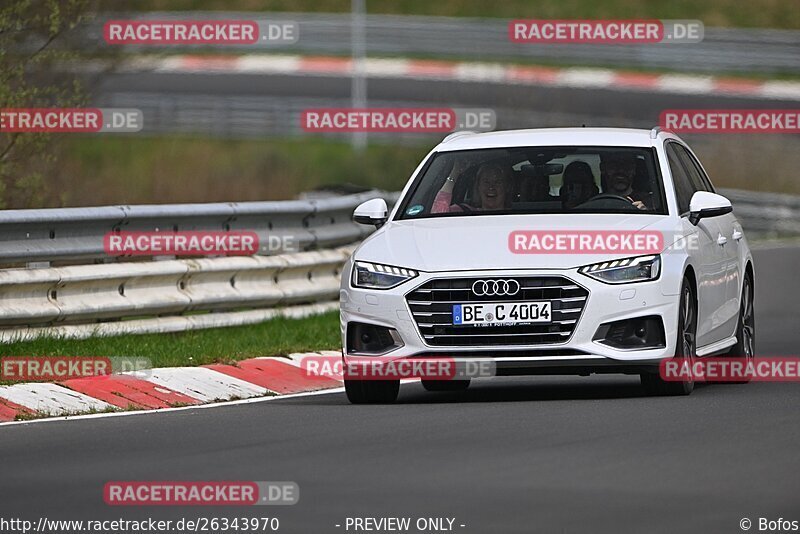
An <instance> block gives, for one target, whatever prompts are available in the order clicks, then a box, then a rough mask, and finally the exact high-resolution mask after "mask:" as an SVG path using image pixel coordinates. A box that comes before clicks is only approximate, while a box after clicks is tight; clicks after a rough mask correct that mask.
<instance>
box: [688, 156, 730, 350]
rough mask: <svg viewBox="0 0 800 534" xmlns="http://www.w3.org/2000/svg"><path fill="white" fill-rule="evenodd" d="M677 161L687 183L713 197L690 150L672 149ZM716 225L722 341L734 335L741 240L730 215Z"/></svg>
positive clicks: (717, 218)
mask: <svg viewBox="0 0 800 534" xmlns="http://www.w3.org/2000/svg"><path fill="white" fill-rule="evenodd" d="M675 148H676V151H677V152H678V155H679V157H680V158H681V161H682V162H683V164H684V166H685V167H686V169H687V171H688V173H689V179H690V180H691V181H692V184H693V185H694V187H695V188H697V189H698V190H700V191H709V192H711V193H714V192H715V190H714V186H713V185H711V180H709V179H708V175H706V173H705V171H704V170H703V167H702V166H701V165H700V162H699V161H697V158H696V157H695V155H694V154H692V152H691V151H690V150H688V149H687V148H686V147H684V146H682V145H676V147H675ZM715 219H716V223H717V224H718V225H719V230H720V235H719V236H718V238H717V240H718V242H722V249H723V251H724V253H725V261H726V271H725V272H726V275H727V276H726V282H725V299H724V301H723V303H722V307H721V308H720V310H719V312H718V313H719V321H720V323H721V324H720V327H719V328H720V329H721V330H722V331H723V332H724V333H725V335H723V339H724V338H725V337H729V336H732V335H734V333H735V332H736V322H737V320H738V317H739V298H740V297H739V294H740V289H739V288H740V287H741V284H742V275H743V273H742V272H741V269H742V265H744V263H743V262H742V261H740V259H741V256H742V254H743V249H742V246H741V240H742V238H743V237H744V233H743V232H742V227H741V225H740V224H739V221H737V220H736V216H735V215H734V214H733V213H726V214H725V215H720V216H719V217H715Z"/></svg>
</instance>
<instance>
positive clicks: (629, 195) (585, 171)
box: [397, 146, 667, 219]
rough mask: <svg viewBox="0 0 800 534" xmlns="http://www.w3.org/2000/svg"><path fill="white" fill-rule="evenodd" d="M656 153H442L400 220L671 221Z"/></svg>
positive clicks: (571, 149)
mask: <svg viewBox="0 0 800 534" xmlns="http://www.w3.org/2000/svg"><path fill="white" fill-rule="evenodd" d="M657 169H658V167H657V165H656V158H655V154H654V150H653V149H650V148H629V147H587V146H565V147H514V148H491V149H479V150H462V151H454V152H438V153H436V154H434V155H433V156H432V157H431V158H430V161H429V162H428V164H427V165H426V167H425V169H424V171H423V172H422V174H421V175H420V176H419V177H417V179H416V180H415V182H414V184H413V185H412V187H411V189H410V191H409V193H408V194H407V195H406V197H405V200H404V202H403V204H402V206H401V211H400V212H399V215H398V217H397V218H398V219H420V218H430V217H448V216H465V215H491V214H506V213H509V214H548V213H552V214H557V213H630V214H636V213H645V214H646V213H649V214H659V215H666V213H667V210H666V202H665V201H664V189H663V186H662V182H661V175H660V173H659V172H658V170H657Z"/></svg>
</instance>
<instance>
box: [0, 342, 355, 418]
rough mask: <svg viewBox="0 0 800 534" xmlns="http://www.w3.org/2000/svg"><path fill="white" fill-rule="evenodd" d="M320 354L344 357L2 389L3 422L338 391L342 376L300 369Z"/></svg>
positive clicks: (262, 360) (258, 361)
mask: <svg viewBox="0 0 800 534" xmlns="http://www.w3.org/2000/svg"><path fill="white" fill-rule="evenodd" d="M320 356H326V357H336V356H341V353H340V352H338V351H323V352H313V353H303V354H292V355H290V357H289V358H278V357H269V358H251V359H249V360H242V361H239V362H236V364H235V365H225V364H211V365H205V366H201V367H165V368H156V369H149V370H147V371H137V372H134V373H122V374H114V375H107V376H93V377H87V378H75V379H70V380H64V381H63V382H59V383H57V384H52V383H24V384H14V385H11V386H0V422H9V421H15V420H17V419H28V418H32V417H40V416H65V415H78V414H82V413H96V412H114V411H118V410H158V409H165V408H175V407H184V406H197V405H201V404H207V403H214V402H218V401H231V400H238V399H252V398H255V397H264V396H278V395H294V394H301V393H309V392H315V391H321V390H326V389H333V388H340V387H341V386H342V377H341V373H340V372H339V374H338V375H337V374H336V372H330V373H328V374H327V375H326V376H313V375H310V374H309V373H308V372H306V370H304V369H303V367H302V366H301V364H302V360H303V358H308V357H314V358H319V357H320ZM332 359H333V358H332ZM339 371H340V370H339Z"/></svg>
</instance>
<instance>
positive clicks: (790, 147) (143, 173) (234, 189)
mask: <svg viewBox="0 0 800 534" xmlns="http://www.w3.org/2000/svg"><path fill="white" fill-rule="evenodd" d="M655 122H656V118H655V117H654V118H653V123H654V124H655ZM685 138H686V140H687V141H688V142H689V143H690V144H691V145H692V147H693V148H694V150H695V151H696V152H697V154H698V156H699V157H700V160H701V161H702V162H703V165H704V166H705V167H706V170H708V172H709V174H710V175H711V179H712V181H713V182H714V185H716V186H717V187H732V188H738V189H746V190H753V191H774V192H781V193H791V194H800V181H798V180H796V179H795V176H796V174H797V173H796V169H798V168H800V139H797V137H796V136H791V135H724V134H723V135H687V136H685ZM61 141H62V146H61V157H60V160H59V166H58V169H57V171H56V174H55V175H52V176H48V177H46V179H45V189H46V191H47V195H48V197H47V198H46V201H45V202H44V203H43V204H44V205H43V206H41V207H58V206H93V205H94V206H96V205H108V204H142V203H143V204H149V203H167V202H177V203H181V202H227V201H248V200H282V199H290V198H295V197H296V195H297V194H299V193H301V192H303V191H308V190H311V189H314V188H316V187H319V186H323V185H332V184H345V183H350V184H358V185H359V186H365V187H375V188H380V189H384V190H388V191H397V190H400V189H401V188H402V187H403V185H405V182H406V181H407V180H408V178H409V176H411V173H412V172H413V171H414V169H415V168H416V166H417V164H418V163H419V161H421V159H422V158H423V157H424V156H425V154H426V153H427V152H428V150H430V148H431V147H432V146H433V144H434V142H433V141H422V142H421V144H420V145H418V146H417V145H379V144H371V145H370V146H369V147H368V148H367V150H366V151H365V152H364V153H363V154H357V153H355V152H353V150H352V149H351V148H350V146H349V144H348V143H347V142H342V141H330V140H324V139H320V138H314V137H307V138H298V139H294V140H288V141H287V140H278V139H263V140H222V139H204V138H189V137H152V138H151V137H138V136H137V137H124V138H123V137H121V136H119V137H115V136H105V137H100V136H97V137H64V138H61ZM11 207H23V206H11ZM37 207H38V206H37Z"/></svg>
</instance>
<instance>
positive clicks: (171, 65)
mask: <svg viewBox="0 0 800 534" xmlns="http://www.w3.org/2000/svg"><path fill="white" fill-rule="evenodd" d="M122 68H123V70H126V71H155V72H168V73H173V72H175V73H204V74H213V73H219V74H229V73H240V74H303V75H316V76H343V75H346V76H349V75H350V74H352V72H353V62H352V61H351V60H350V59H347V58H340V57H327V56H300V55H273V54H249V55H244V56H198V55H176V56H167V57H150V56H139V57H137V58H135V59H132V60H130V61H128V62H127V63H126V64H125V65H124V66H123V67H122ZM364 71H365V74H366V76H368V77H371V78H409V79H418V80H444V81H463V82H489V83H498V84H509V85H515V84H519V85H531V86H545V87H570V88H587V89H609V90H621V91H647V92H660V93H673V94H693V95H724V96H746V97H750V98H761V99H766V100H800V82H797V81H783V80H748V79H742V78H725V77H714V76H698V75H690V74H653V73H641V72H628V71H618V70H612V69H600V68H579V67H566V68H558V67H545V66H535V65H507V64H502V63H476V62H465V61H439V60H418V59H402V58H401V59H383V58H368V59H366V60H365V65H364Z"/></svg>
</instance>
